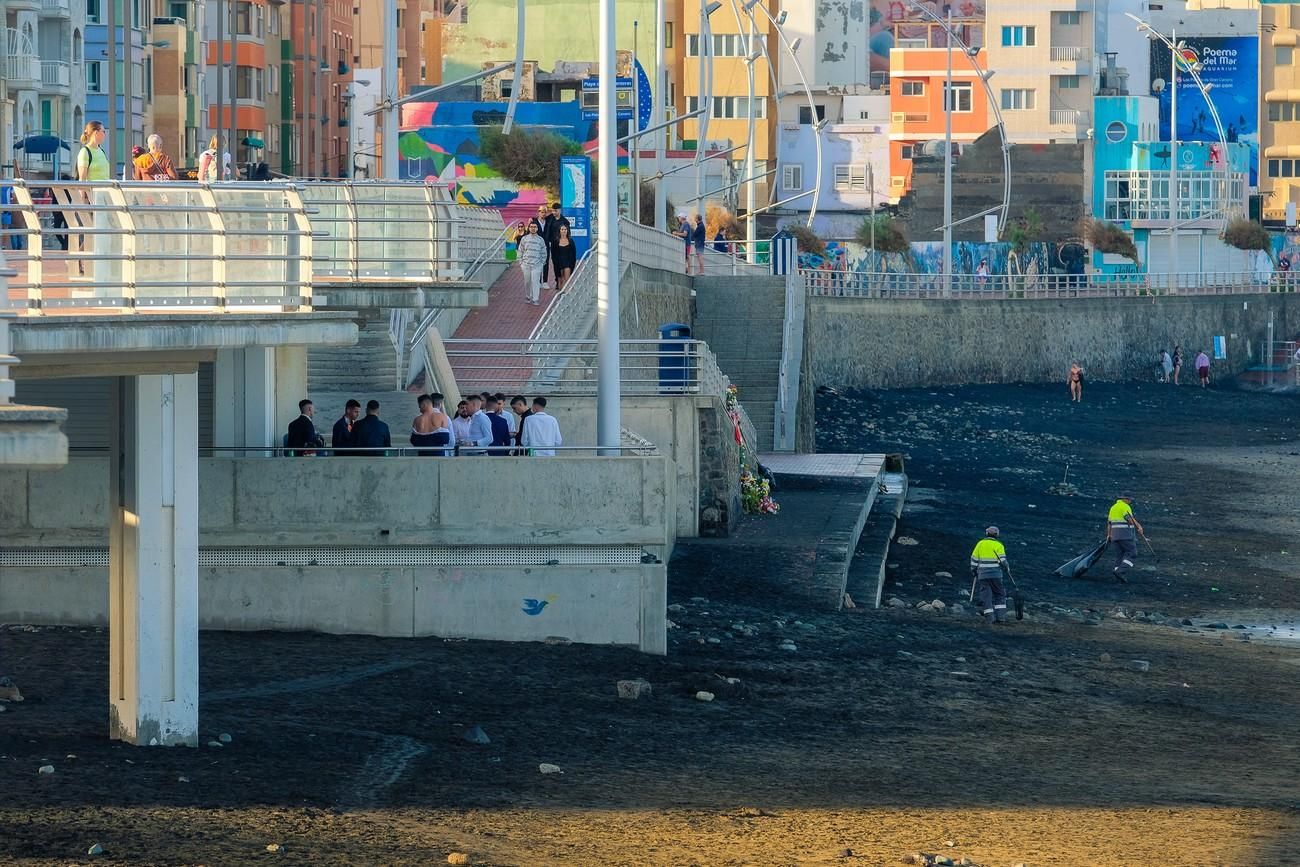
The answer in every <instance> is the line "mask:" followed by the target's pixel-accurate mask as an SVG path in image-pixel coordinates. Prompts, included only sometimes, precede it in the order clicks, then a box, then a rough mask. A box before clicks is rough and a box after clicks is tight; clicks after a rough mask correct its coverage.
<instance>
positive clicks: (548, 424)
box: [520, 397, 564, 458]
mask: <svg viewBox="0 0 1300 867" xmlns="http://www.w3.org/2000/svg"><path fill="white" fill-rule="evenodd" d="M520 439H521V441H522V442H521V444H522V445H523V447H524V448H526V449H529V450H530V453H531V454H533V455H536V456H537V457H542V458H553V457H555V449H556V448H557V447H559V446H562V445H564V438H563V437H561V436H560V423H559V422H558V421H556V420H555V417H554V416H551V415H547V414H546V398H544V397H535V398H533V411H532V414H531V415H529V416H528V424H526V425H524V432H523V436H522V437H521V438H520Z"/></svg>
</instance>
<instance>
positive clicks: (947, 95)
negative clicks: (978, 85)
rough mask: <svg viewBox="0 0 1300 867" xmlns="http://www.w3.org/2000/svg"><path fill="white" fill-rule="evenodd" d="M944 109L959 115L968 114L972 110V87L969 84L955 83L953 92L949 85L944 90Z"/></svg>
mask: <svg viewBox="0 0 1300 867" xmlns="http://www.w3.org/2000/svg"><path fill="white" fill-rule="evenodd" d="M943 95H944V100H943V109H944V111H949V110H950V107H951V111H953V112H955V113H957V114H963V113H967V112H969V111H970V110H971V85H970V83H969V82H964V81H957V82H953V85H952V90H949V89H948V87H947V85H945V86H944V89H943Z"/></svg>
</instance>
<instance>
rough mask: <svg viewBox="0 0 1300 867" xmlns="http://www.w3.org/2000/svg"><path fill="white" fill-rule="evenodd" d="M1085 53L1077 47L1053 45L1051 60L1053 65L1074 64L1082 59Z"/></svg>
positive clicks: (1081, 48)
mask: <svg viewBox="0 0 1300 867" xmlns="http://www.w3.org/2000/svg"><path fill="white" fill-rule="evenodd" d="M1085 51H1086V49H1084V48H1083V47H1082V46H1078V45H1054V46H1052V51H1051V58H1052V62H1053V63H1074V62H1076V61H1080V60H1083V59H1084V56H1085Z"/></svg>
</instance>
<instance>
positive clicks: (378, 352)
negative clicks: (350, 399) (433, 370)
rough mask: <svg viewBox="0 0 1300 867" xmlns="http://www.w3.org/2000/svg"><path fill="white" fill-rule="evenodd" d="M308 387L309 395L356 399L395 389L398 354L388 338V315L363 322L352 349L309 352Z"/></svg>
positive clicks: (318, 349)
mask: <svg viewBox="0 0 1300 867" xmlns="http://www.w3.org/2000/svg"><path fill="white" fill-rule="evenodd" d="M403 373H405V371H403ZM307 387H308V389H309V391H310V392H311V393H312V394H315V393H317V392H320V393H352V394H357V395H362V394H370V393H374V392H391V391H392V390H393V389H395V388H398V387H399V383H398V381H397V353H396V351H395V350H394V349H393V342H392V340H390V339H389V337H388V317H387V315H383V316H378V317H376V318H374V319H367V320H366V321H365V322H363V323H362V324H361V331H360V334H359V335H358V338H357V343H356V345H355V346H343V347H337V348H318V347H312V348H311V349H309V350H308V352H307ZM358 399H359V400H361V399H362V398H360V397H359V398H358ZM363 402H364V400H363Z"/></svg>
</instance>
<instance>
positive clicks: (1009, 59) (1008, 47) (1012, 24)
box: [985, 0, 1097, 144]
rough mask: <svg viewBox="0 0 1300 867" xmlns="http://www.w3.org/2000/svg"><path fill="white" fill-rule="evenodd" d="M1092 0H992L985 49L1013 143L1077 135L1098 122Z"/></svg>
mask: <svg viewBox="0 0 1300 867" xmlns="http://www.w3.org/2000/svg"><path fill="white" fill-rule="evenodd" d="M1095 5H1096V4H1094V3H1093V2H1092V0H987V2H986V5H985V20H986V26H987V30H986V33H987V37H986V41H985V51H986V53H987V58H986V61H987V64H988V68H989V69H992V70H996V76H995V78H994V79H993V81H992V85H993V90H994V96H995V98H996V99H997V100H998V107H999V109H1000V110H1001V112H1002V121H1003V124H1004V125H1005V127H1006V131H1007V139H1008V140H1009V141H1010V142H1012V143H1013V144H1029V143H1045V142H1076V141H1081V140H1084V139H1086V138H1087V137H1088V130H1090V129H1091V128H1092V97H1093V81H1094V78H1095V75H1096V28H1097V22H1096V20H1095V18H1094V16H1093V8H1094V6H1095Z"/></svg>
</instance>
